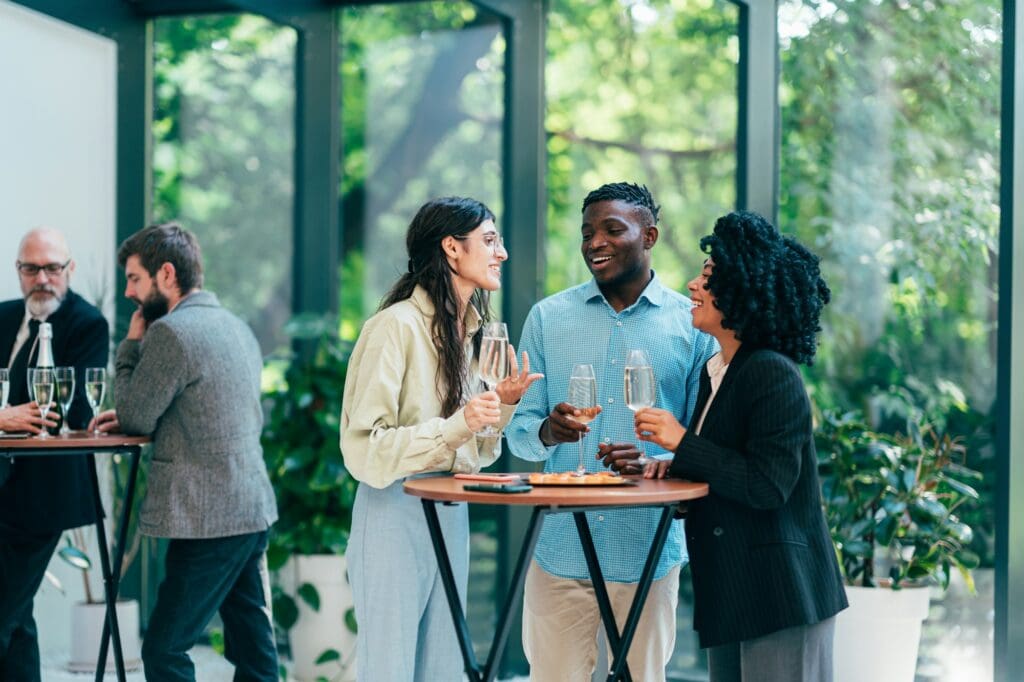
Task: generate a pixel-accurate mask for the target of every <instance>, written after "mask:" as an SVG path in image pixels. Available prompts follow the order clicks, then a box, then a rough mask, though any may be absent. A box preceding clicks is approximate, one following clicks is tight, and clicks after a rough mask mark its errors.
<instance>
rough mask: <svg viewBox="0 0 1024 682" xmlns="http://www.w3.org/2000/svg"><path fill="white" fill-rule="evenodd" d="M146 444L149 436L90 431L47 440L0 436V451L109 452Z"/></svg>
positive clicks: (74, 432) (33, 437)
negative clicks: (77, 450)
mask: <svg viewBox="0 0 1024 682" xmlns="http://www.w3.org/2000/svg"><path fill="white" fill-rule="evenodd" d="M148 442H150V438H149V436H126V435H125V434H123V433H108V434H104V435H102V436H97V435H95V434H93V433H92V432H91V431H72V432H70V433H66V434H63V435H60V436H50V437H49V438H39V437H38V436H29V437H28V438H5V437H4V436H2V435H0V451H5V450H6V451H9V450H27V451H32V450H55V449H62V448H74V449H82V450H85V449H88V448H97V449H103V450H109V449H111V448H124V447H131V446H134V445H145V444H146V443H148Z"/></svg>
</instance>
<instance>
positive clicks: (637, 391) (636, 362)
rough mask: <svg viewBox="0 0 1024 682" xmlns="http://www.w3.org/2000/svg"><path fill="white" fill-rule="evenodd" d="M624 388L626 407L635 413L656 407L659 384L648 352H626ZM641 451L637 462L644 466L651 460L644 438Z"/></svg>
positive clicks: (641, 442)
mask: <svg viewBox="0 0 1024 682" xmlns="http://www.w3.org/2000/svg"><path fill="white" fill-rule="evenodd" d="M623 388H624V389H625V393H626V407H628V408H629V409H631V410H633V414H636V413H637V411H638V410H642V409H644V408H645V407H654V398H655V396H656V395H657V391H658V386H657V384H655V382H654V368H653V367H651V361H650V360H649V359H648V358H647V353H645V352H643V351H642V350H638V349H637V350H631V351H629V353H627V354H626V367H625V372H624V375H623ZM640 453H641V454H640V457H638V458H637V460H636V463H637V464H638V465H639V466H641V467H643V466H645V465H646V464H647V463H648V462H649V461H651V460H650V458H649V457H647V448H646V446H645V444H644V442H643V441H642V440H641V441H640Z"/></svg>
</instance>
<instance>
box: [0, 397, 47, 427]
mask: <svg viewBox="0 0 1024 682" xmlns="http://www.w3.org/2000/svg"><path fill="white" fill-rule="evenodd" d="M46 417H47V418H46V419H45V420H44V419H43V418H42V417H41V416H39V405H38V404H37V403H36V402H35V401H33V402H30V403H24V404H23V405H17V406H13V407H6V408H4V409H2V410H0V430H3V431H10V432H11V433H15V432H17V431H28V432H29V433H39V432H40V431H42V430H43V428H46V427H50V428H53V427H55V426H57V420H58V419H59V418H60V415H58V414H57V413H56V412H53V411H52V410H51V411H48V412H47V414H46Z"/></svg>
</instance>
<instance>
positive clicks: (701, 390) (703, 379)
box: [687, 363, 711, 430]
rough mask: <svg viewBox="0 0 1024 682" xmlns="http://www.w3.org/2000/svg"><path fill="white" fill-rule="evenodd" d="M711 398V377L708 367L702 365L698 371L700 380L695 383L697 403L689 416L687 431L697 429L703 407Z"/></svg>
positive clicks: (705, 364)
mask: <svg viewBox="0 0 1024 682" xmlns="http://www.w3.org/2000/svg"><path fill="white" fill-rule="evenodd" d="M710 397H711V375H710V374H708V365H707V363H704V366H703V367H701V370H700V380H699V381H698V382H697V402H696V404H695V405H694V406H693V414H691V415H690V424H689V426H688V427H687V429H688V430H695V429H696V428H697V420H698V419H700V416H701V415H702V414H704V406H705V405H707V402H708V398H710Z"/></svg>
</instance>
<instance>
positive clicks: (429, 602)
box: [346, 481, 469, 682]
mask: <svg viewBox="0 0 1024 682" xmlns="http://www.w3.org/2000/svg"><path fill="white" fill-rule="evenodd" d="M437 512H438V516H439V518H440V522H441V528H442V531H443V533H444V538H445V544H446V545H447V548H448V556H449V558H450V560H451V563H452V572H453V573H454V574H455V584H456V585H457V586H458V588H459V597H460V599H461V601H462V609H463V612H465V609H466V590H467V586H468V581H469V513H468V511H467V509H466V505H465V504H460V505H455V506H444V505H438V506H437ZM346 557H347V560H348V571H349V580H350V582H351V584H352V598H353V602H354V604H355V610H356V621H357V622H358V624H359V637H358V639H357V644H356V651H357V653H356V669H357V678H358V680H359V682H455V681H458V680H462V679H463V663H462V654H461V653H460V652H459V645H458V640H457V639H456V638H455V627H454V625H453V624H452V617H451V612H450V611H449V609H448V601H447V599H446V598H445V594H444V587H443V585H442V584H441V577H440V573H439V572H438V568H437V559H436V558H435V556H434V549H433V545H432V544H431V542H430V534H429V532H428V531H427V523H426V520H425V518H424V516H423V506H422V504H421V502H420V498H418V497H413V496H412V495H406V494H405V493H404V492H402V482H401V481H399V482H397V483H394V484H392V485H390V486H388V487H387V488H384V489H383V490H378V489H376V488H372V487H370V486H367V485H363V484H360V485H359V488H358V490H357V491H356V502H355V506H354V507H353V510H352V534H351V536H350V537H349V542H348V551H347V552H346Z"/></svg>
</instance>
